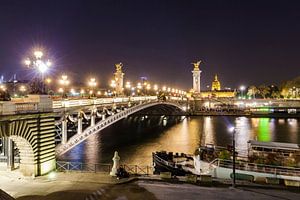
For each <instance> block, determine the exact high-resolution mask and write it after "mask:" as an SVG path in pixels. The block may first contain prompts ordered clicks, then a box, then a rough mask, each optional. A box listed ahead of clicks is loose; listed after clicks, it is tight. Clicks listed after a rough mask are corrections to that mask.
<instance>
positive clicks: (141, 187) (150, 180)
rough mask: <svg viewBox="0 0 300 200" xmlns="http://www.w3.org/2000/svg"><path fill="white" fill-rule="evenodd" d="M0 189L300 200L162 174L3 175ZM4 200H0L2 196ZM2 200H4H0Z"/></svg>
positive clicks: (75, 198) (49, 194) (24, 198)
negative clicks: (125, 175) (129, 175)
mask: <svg viewBox="0 0 300 200" xmlns="http://www.w3.org/2000/svg"><path fill="white" fill-rule="evenodd" d="M0 189H1V190H3V191H4V192H6V193H8V194H9V195H11V196H12V197H13V198H15V199H17V200H37V199H38V200H58V199H63V200H69V199H70V200H71V199H72V200H96V199H175V200H176V199H198V198H199V197H200V196H201V197H202V198H205V199H299V198H300V190H299V188H292V187H284V186H278V185H277V186H275V185H265V184H257V183H250V182H246V181H237V187H236V188H234V189H232V188H231V181H230V180H221V179H213V182H212V184H209V185H206V186H203V185H202V184H201V183H200V184H198V183H197V184H189V183H187V182H186V179H185V177H180V178H172V179H161V178H160V176H159V175H151V176H132V177H130V178H126V179H117V178H116V177H111V176H109V175H108V174H107V173H85V172H57V173H51V174H49V175H46V176H40V177H35V178H32V177H24V176H22V175H20V174H18V173H5V172H0ZM0 199H1V197H0ZM1 200H2V199H1Z"/></svg>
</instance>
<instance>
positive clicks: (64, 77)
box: [59, 74, 70, 97]
mask: <svg viewBox="0 0 300 200" xmlns="http://www.w3.org/2000/svg"><path fill="white" fill-rule="evenodd" d="M59 84H61V85H62V87H63V88H62V90H61V92H62V97H67V93H66V91H67V90H66V87H67V86H68V85H69V84H70V80H69V79H68V76H67V75H65V74H63V75H62V76H61V79H60V80H59Z"/></svg>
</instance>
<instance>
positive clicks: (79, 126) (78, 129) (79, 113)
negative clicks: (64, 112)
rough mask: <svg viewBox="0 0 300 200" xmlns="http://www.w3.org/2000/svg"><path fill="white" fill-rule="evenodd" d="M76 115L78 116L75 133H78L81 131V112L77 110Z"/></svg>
mask: <svg viewBox="0 0 300 200" xmlns="http://www.w3.org/2000/svg"><path fill="white" fill-rule="evenodd" d="M77 117H78V120H77V125H78V126H77V134H80V133H82V112H81V111H79V112H78V115H77Z"/></svg>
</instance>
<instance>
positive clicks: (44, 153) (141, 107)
mask: <svg viewBox="0 0 300 200" xmlns="http://www.w3.org/2000/svg"><path fill="white" fill-rule="evenodd" d="M186 103H187V99H186V98H183V97H166V99H165V100H164V101H160V100H159V99H158V97H157V96H135V97H115V98H92V99H80V98H79V99H63V100H52V99H51V98H50V97H49V96H47V95H29V96H28V98H23V99H18V100H12V101H2V102H0V115H1V119H0V138H2V146H0V147H1V152H2V155H1V154H0V158H2V160H5V161H6V162H7V168H9V169H10V170H13V169H15V168H16V165H18V168H19V169H20V171H21V172H22V173H23V174H24V175H28V176H38V175H43V174H46V173H48V172H50V171H52V170H53V169H55V167H56V166H55V165H56V164H55V163H56V156H57V155H62V154H63V153H65V152H67V151H69V150H70V149H72V148H73V147H75V146H76V145H78V144H79V143H81V142H83V141H84V140H85V139H87V138H88V137H89V136H90V135H92V134H96V133H98V132H99V131H101V130H103V129H105V128H106V127H108V126H110V125H112V124H114V123H116V122H118V121H119V120H121V119H124V118H126V117H127V116H129V115H132V114H138V113H140V112H142V111H143V113H142V114H143V115H146V114H157V115H185V111H186V109H187V108H188V105H187V104H186ZM83 119H85V121H88V123H89V124H88V125H85V126H84V124H83ZM70 124H73V125H74V124H75V127H76V129H77V132H76V134H74V135H69V131H68V129H69V128H70V127H68V126H70ZM15 147H16V148H15ZM16 149H17V150H18V153H17V152H16ZM15 156H17V157H18V158H19V159H18V160H19V163H15V160H16V159H15Z"/></svg>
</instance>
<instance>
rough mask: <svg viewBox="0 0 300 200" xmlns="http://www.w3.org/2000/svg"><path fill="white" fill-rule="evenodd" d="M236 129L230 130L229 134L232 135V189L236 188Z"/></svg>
mask: <svg viewBox="0 0 300 200" xmlns="http://www.w3.org/2000/svg"><path fill="white" fill-rule="evenodd" d="M235 131H236V130H235V128H234V127H233V126H232V127H230V128H229V132H231V133H232V151H233V152H232V176H233V177H232V187H235Z"/></svg>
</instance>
